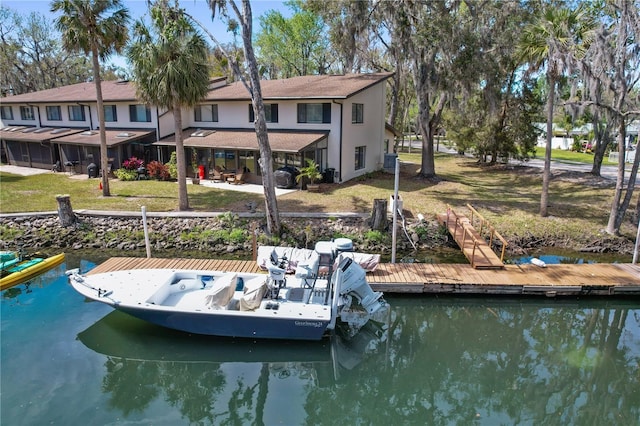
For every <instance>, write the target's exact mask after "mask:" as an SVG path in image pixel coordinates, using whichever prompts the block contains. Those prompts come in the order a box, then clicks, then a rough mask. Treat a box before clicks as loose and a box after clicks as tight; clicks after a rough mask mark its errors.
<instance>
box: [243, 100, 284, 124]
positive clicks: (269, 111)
mask: <svg viewBox="0 0 640 426" xmlns="http://www.w3.org/2000/svg"><path fill="white" fill-rule="evenodd" d="M264 117H265V120H267V123H277V122H278V104H264ZM254 121H256V117H255V116H254V115H253V105H252V104H249V122H250V123H253V122H254Z"/></svg>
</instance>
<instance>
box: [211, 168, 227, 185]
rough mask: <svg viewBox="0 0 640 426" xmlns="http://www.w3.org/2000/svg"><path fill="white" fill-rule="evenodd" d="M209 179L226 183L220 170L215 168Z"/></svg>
mask: <svg viewBox="0 0 640 426" xmlns="http://www.w3.org/2000/svg"><path fill="white" fill-rule="evenodd" d="M209 178H210V179H211V180H212V181H214V182H222V181H224V178H223V177H222V174H221V173H220V170H218V168H217V167H214V168H213V169H212V170H211V174H210V175H209Z"/></svg>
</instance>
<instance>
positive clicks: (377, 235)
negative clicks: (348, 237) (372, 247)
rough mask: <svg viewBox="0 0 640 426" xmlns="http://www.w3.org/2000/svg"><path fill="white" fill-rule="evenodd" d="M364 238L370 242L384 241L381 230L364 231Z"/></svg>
mask: <svg viewBox="0 0 640 426" xmlns="http://www.w3.org/2000/svg"><path fill="white" fill-rule="evenodd" d="M364 238H365V240H367V241H370V242H372V243H382V242H384V239H385V236H384V234H383V233H382V232H380V231H376V230H373V231H367V232H365V234H364Z"/></svg>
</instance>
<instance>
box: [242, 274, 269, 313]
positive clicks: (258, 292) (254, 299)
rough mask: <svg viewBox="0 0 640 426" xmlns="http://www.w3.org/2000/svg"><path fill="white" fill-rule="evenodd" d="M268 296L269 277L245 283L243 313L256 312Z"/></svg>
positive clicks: (256, 278) (253, 279)
mask: <svg viewBox="0 0 640 426" xmlns="http://www.w3.org/2000/svg"><path fill="white" fill-rule="evenodd" d="M265 294H267V276H266V275H265V276H264V277H255V278H252V279H250V280H247V281H245V282H244V294H243V295H242V298H240V310H241V311H254V310H256V309H257V308H258V307H259V306H260V303H262V299H263V298H264V295H265Z"/></svg>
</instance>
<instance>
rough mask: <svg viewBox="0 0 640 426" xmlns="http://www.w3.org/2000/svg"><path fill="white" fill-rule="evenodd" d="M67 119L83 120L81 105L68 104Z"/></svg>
mask: <svg viewBox="0 0 640 426" xmlns="http://www.w3.org/2000/svg"><path fill="white" fill-rule="evenodd" d="M69 120H71V121H84V120H85V118H84V107H83V106H82V105H69Z"/></svg>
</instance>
